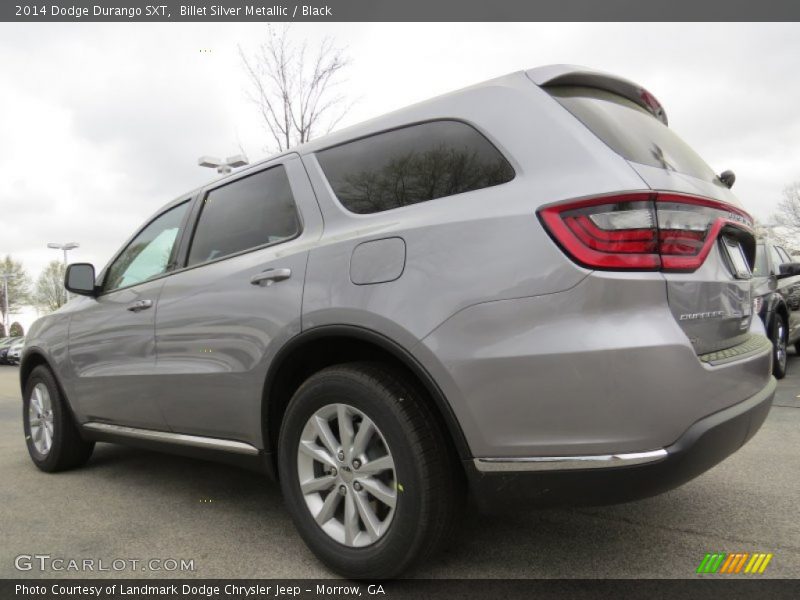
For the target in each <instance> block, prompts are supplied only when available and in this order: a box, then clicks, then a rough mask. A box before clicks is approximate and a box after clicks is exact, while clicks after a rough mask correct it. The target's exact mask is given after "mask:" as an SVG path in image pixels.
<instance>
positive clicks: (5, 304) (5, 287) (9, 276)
mask: <svg viewBox="0 0 800 600" xmlns="http://www.w3.org/2000/svg"><path fill="white" fill-rule="evenodd" d="M0 277H2V279H3V328H4V329H5V330H6V335H8V336H10V335H11V331H9V329H10V325H9V323H8V280H9V279H14V278H15V277H16V275H14V274H13V273H0Z"/></svg>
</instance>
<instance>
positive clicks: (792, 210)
mask: <svg viewBox="0 0 800 600" xmlns="http://www.w3.org/2000/svg"><path fill="white" fill-rule="evenodd" d="M772 221H773V224H772V226H771V227H770V235H771V236H772V237H773V238H775V239H776V240H777V241H778V242H780V243H781V245H782V246H784V247H785V248H786V249H787V250H789V251H790V252H798V251H800V181H795V182H794V183H792V184H791V185H788V186H786V187H785V188H784V189H783V197H782V198H781V200H780V202H778V209H777V211H776V212H775V213H773V215H772Z"/></svg>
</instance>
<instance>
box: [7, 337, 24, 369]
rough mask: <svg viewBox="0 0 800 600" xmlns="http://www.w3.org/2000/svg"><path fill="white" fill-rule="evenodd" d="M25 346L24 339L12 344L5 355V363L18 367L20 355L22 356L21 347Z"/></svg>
mask: <svg viewBox="0 0 800 600" xmlns="http://www.w3.org/2000/svg"><path fill="white" fill-rule="evenodd" d="M24 345H25V338H19V339H18V340H17V341H15V342H14V343H13V344H11V345H10V346H9V347H8V354H7V355H6V361H7V362H8V364H10V365H18V364H19V360H20V355H21V354H22V347H23V346H24Z"/></svg>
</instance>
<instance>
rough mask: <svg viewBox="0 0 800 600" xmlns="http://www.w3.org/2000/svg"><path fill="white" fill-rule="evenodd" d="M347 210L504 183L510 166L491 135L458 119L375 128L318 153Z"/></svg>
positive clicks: (372, 210)
mask: <svg viewBox="0 0 800 600" xmlns="http://www.w3.org/2000/svg"><path fill="white" fill-rule="evenodd" d="M317 160H318V161H319V164H320V166H321V167H322V170H323V171H324V173H325V176H326V177H327V178H328V181H329V182H330V185H331V188H333V191H334V193H335V194H336V196H337V198H339V201H340V202H341V203H342V204H343V205H344V207H345V208H347V209H348V210H350V211H352V212H354V213H359V214H368V213H376V212H381V211H384V210H390V209H392V208H399V207H401V206H408V205H410V204H417V203H419V202H426V201H428V200H434V199H436V198H442V197H444V196H452V195H454V194H460V193H462V192H470V191H473V190H480V189H483V188H488V187H491V186H494V185H499V184H501V183H506V182H507V181H511V180H512V179H513V178H514V169H513V168H512V166H511V165H510V164H509V162H508V161H507V160H506V159H505V157H504V156H503V155H502V154H500V151H499V150H498V149H497V148H495V147H494V146H493V145H492V143H491V142H489V140H487V139H486V138H485V137H484V136H483V135H481V134H480V133H479V132H478V131H476V130H475V129H474V128H473V127H470V126H469V125H467V124H466V123H461V122H460V121H435V122H430V123H422V124H419V125H412V126H410V127H404V128H402V129H395V130H393V131H387V132H385V133H379V134H377V135H373V136H370V137H366V138H362V139H360V140H355V141H353V142H348V143H346V144H342V145H341V146H335V147H333V148H329V149H327V150H323V151H322V152H319V153H317Z"/></svg>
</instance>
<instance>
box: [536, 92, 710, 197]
mask: <svg viewBox="0 0 800 600" xmlns="http://www.w3.org/2000/svg"><path fill="white" fill-rule="evenodd" d="M547 92H548V93H549V94H550V95H551V96H552V97H553V98H555V99H556V100H557V101H558V102H559V103H560V104H561V105H562V106H563V107H564V108H566V109H567V110H568V111H569V112H571V113H572V114H573V115H574V116H575V117H576V118H577V119H578V120H580V121H581V122H582V123H583V124H584V125H586V127H588V128H589V129H590V130H591V131H592V132H593V133H594V134H595V135H596V136H597V137H599V138H600V139H601V140H603V141H604V142H605V143H606V144H607V145H608V146H610V147H611V149H612V150H614V151H615V152H616V153H617V154H619V155H621V156H622V157H623V158H625V159H627V160H629V161H631V162H635V163H641V164H643V165H649V166H651V167H659V168H662V169H667V170H669V171H677V172H678V173H684V174H686V175H691V176H692V177H697V178H699V179H703V180H705V181H713V182H716V181H717V176H716V174H715V173H714V171H713V170H712V169H711V167H709V166H708V165H707V164H706V163H705V161H704V160H703V159H702V158H700V156H699V155H698V154H697V153H696V152H695V151H694V150H692V149H691V147H690V146H689V145H688V144H687V143H686V142H684V141H683V140H682V139H681V138H680V137H678V135H677V134H676V133H675V132H674V131H672V130H671V129H670V128H669V127H667V126H666V125H664V124H663V123H662V122H661V121H659V120H658V119H657V118H656V117H655V116H653V115H652V114H651V113H649V112H647V111H646V110H645V109H644V108H642V107H641V106H639V105H638V104H635V103H634V102H631V101H630V100H628V99H627V98H623V97H622V96H619V95H617V94H612V93H611V92H607V91H605V90H600V89H596V88H589V87H579V86H553V87H550V88H547Z"/></svg>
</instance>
